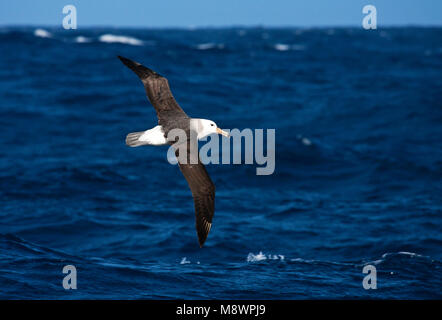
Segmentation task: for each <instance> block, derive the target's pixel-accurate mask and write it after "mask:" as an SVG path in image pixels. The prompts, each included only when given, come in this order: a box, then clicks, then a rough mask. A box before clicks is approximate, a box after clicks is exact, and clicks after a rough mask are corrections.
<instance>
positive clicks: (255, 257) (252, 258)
mask: <svg viewBox="0 0 442 320" xmlns="http://www.w3.org/2000/svg"><path fill="white" fill-rule="evenodd" d="M284 259H285V257H284V256H283V255H280V254H278V255H276V254H263V253H262V251H260V252H259V253H258V254H253V253H251V252H250V253H249V254H248V255H247V262H257V261H263V260H284Z"/></svg>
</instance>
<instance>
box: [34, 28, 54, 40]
mask: <svg viewBox="0 0 442 320" xmlns="http://www.w3.org/2000/svg"><path fill="white" fill-rule="evenodd" d="M34 36H36V37H40V38H51V37H52V34H51V33H50V32H49V31H46V30H44V29H35V30H34Z"/></svg>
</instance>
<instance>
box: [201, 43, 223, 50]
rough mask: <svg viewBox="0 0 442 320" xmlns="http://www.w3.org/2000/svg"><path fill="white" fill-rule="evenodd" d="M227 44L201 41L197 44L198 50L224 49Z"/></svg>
mask: <svg viewBox="0 0 442 320" xmlns="http://www.w3.org/2000/svg"><path fill="white" fill-rule="evenodd" d="M224 47H225V45H224V43H218V44H217V43H213V42H208V43H200V44H198V45H197V46H196V48H197V49H198V50H210V49H224Z"/></svg>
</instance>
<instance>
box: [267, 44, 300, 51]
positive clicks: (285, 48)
mask: <svg viewBox="0 0 442 320" xmlns="http://www.w3.org/2000/svg"><path fill="white" fill-rule="evenodd" d="M274 48H275V50H278V51H289V50H293V51H302V50H304V49H305V46H303V45H301V44H292V45H289V44H286V43H277V44H275V45H274Z"/></svg>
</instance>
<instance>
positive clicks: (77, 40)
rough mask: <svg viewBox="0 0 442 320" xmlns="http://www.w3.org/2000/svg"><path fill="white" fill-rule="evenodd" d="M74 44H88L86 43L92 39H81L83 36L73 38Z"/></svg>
mask: <svg viewBox="0 0 442 320" xmlns="http://www.w3.org/2000/svg"><path fill="white" fill-rule="evenodd" d="M75 42H77V43H88V42H92V39H91V38H86V37H83V36H78V37H76V38H75Z"/></svg>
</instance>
